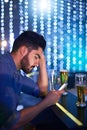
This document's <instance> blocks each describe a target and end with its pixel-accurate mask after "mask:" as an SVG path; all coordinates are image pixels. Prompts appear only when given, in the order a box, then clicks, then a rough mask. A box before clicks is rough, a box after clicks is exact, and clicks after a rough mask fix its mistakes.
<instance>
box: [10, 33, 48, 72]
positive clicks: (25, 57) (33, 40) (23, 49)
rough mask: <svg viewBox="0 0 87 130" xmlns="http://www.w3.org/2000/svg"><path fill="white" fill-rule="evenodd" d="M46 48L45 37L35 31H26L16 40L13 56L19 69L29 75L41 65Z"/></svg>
mask: <svg viewBox="0 0 87 130" xmlns="http://www.w3.org/2000/svg"><path fill="white" fill-rule="evenodd" d="M45 47H46V41H45V39H44V37H43V36H42V35H40V34H38V33H36V32H33V31H25V32H23V33H22V34H21V35H19V36H18V38H16V39H15V41H14V44H13V49H12V52H11V53H12V55H13V58H14V61H15V64H16V66H17V68H18V69H22V70H23V71H24V72H25V73H29V72H30V71H31V70H32V69H33V68H34V67H35V66H38V65H39V62H40V58H41V55H42V54H43V51H44V49H45Z"/></svg>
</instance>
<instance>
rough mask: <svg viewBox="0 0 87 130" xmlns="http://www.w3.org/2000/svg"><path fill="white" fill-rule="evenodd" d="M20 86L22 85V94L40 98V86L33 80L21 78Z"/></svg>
mask: <svg viewBox="0 0 87 130" xmlns="http://www.w3.org/2000/svg"><path fill="white" fill-rule="evenodd" d="M20 84H21V88H22V92H24V93H26V94H30V95H33V96H36V97H37V96H39V94H40V89H39V86H38V85H37V83H35V82H34V81H33V80H32V79H31V78H29V77H26V76H21V78H20Z"/></svg>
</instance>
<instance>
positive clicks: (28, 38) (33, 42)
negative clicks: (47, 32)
mask: <svg viewBox="0 0 87 130" xmlns="http://www.w3.org/2000/svg"><path fill="white" fill-rule="evenodd" d="M21 46H26V47H32V48H33V49H35V50H36V49H38V47H40V48H42V50H43V51H44V49H45V47H46V41H45V39H44V37H43V36H42V35H40V34H38V33H36V32H33V31H24V32H23V33H22V34H21V35H19V36H18V37H17V38H16V39H15V41H14V44H13V48H12V52H15V51H17V50H18V49H19V48H20V47H21Z"/></svg>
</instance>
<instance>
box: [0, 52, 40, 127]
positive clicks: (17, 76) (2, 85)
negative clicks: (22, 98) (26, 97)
mask: <svg viewBox="0 0 87 130" xmlns="http://www.w3.org/2000/svg"><path fill="white" fill-rule="evenodd" d="M20 92H24V93H27V94H30V95H34V96H38V95H39V93H40V91H39V88H38V85H37V84H36V83H35V82H34V81H33V80H32V79H30V78H29V77H26V76H23V75H22V74H21V73H20V72H19V71H18V70H17V68H16V66H15V63H14V61H13V58H12V56H11V54H10V53H6V54H4V55H1V56H0V125H1V124H3V125H5V126H6V128H8V129H10V127H11V126H12V125H14V124H15V123H16V122H17V121H18V120H19V118H20V111H17V110H16V107H17V105H18V103H19V95H20ZM5 122H6V124H5Z"/></svg>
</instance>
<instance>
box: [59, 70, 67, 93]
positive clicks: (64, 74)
mask: <svg viewBox="0 0 87 130" xmlns="http://www.w3.org/2000/svg"><path fill="white" fill-rule="evenodd" d="M60 83H61V85H63V84H64V83H68V71H67V70H61V71H60ZM63 95H67V87H66V88H65V92H64V93H63Z"/></svg>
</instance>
